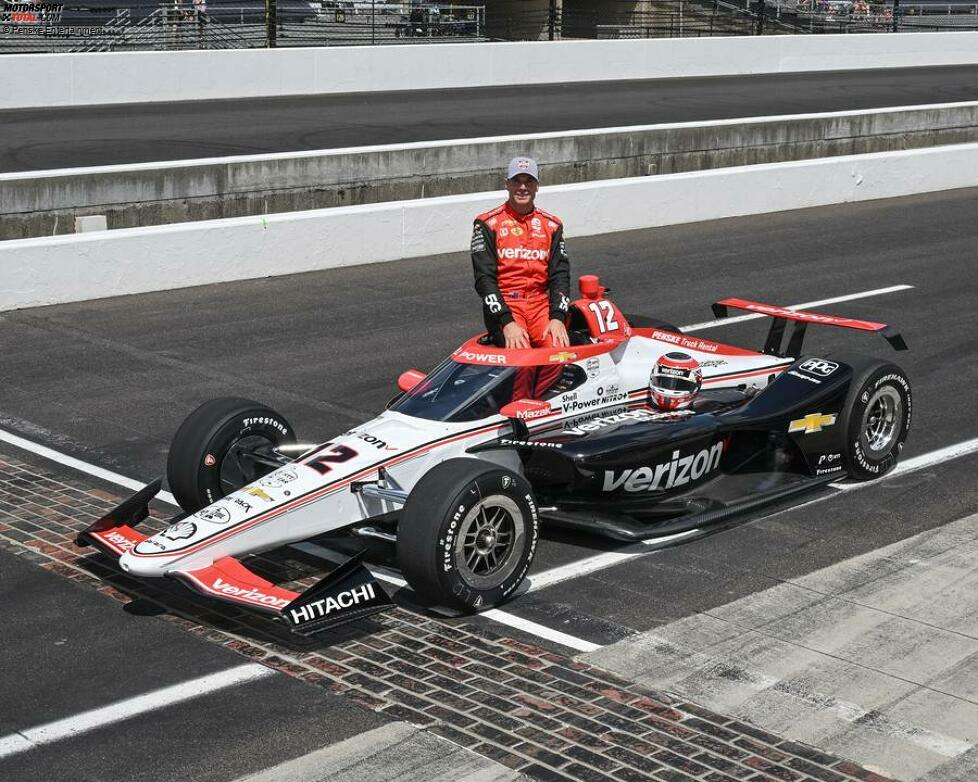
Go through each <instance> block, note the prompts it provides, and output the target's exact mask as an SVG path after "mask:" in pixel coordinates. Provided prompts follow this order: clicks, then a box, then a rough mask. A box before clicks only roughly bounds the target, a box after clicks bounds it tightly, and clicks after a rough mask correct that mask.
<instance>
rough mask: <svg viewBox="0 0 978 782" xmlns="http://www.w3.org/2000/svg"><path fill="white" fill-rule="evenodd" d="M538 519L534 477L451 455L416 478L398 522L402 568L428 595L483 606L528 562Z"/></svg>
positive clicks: (510, 585) (445, 602) (513, 582)
mask: <svg viewBox="0 0 978 782" xmlns="http://www.w3.org/2000/svg"><path fill="white" fill-rule="evenodd" d="M539 535H540V521H539V516H538V512H537V506H536V501H535V500H534V498H533V490H532V488H531V487H530V484H529V483H528V482H527V480H526V479H525V478H523V477H522V476H521V475H518V474H517V473H515V472H512V471H511V470H507V469H505V468H503V467H500V466H498V465H494V464H491V463H488V462H484V461H481V460H479V459H464V458H463V459H449V460H447V461H444V462H442V463H441V464H438V465H436V466H435V467H434V468H433V469H431V470H430V471H429V472H428V473H427V474H425V475H424V477H422V478H421V480H419V481H418V483H417V484H416V485H415V487H414V489H413V490H412V491H411V494H410V495H409V496H408V500H407V502H406V503H405V505H404V510H403V512H402V513H401V518H400V521H399V522H398V528H397V556H398V560H399V561H400V566H401V571H402V572H403V573H404V576H405V578H407V581H408V583H409V584H410V585H411V587H412V588H413V589H414V591H415V593H417V595H418V596H419V597H420V598H421V599H422V600H424V601H426V602H429V603H432V604H436V605H442V606H449V607H452V608H458V609H462V610H466V611H478V610H480V609H483V608H490V607H492V606H495V605H498V604H499V603H502V602H503V601H504V600H506V598H508V597H510V596H511V595H512V594H513V593H514V592H515V591H516V588H517V587H518V586H519V585H520V583H521V582H522V581H523V579H524V578H525V576H526V573H527V571H528V570H529V568H530V563H531V562H532V561H533V555H534V553H535V552H536V547H537V541H538V540H539Z"/></svg>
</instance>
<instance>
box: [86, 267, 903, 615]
mask: <svg viewBox="0 0 978 782" xmlns="http://www.w3.org/2000/svg"><path fill="white" fill-rule="evenodd" d="M579 284H580V288H581V297H580V298H579V299H578V300H577V301H575V302H574V303H573V305H572V307H571V314H570V317H569V322H568V325H569V334H570V336H571V345H570V347H568V348H564V349H555V348H531V349H527V350H510V349H506V348H505V347H500V346H498V345H497V344H494V337H493V336H492V335H482V336H481V337H476V338H473V339H470V340H469V341H467V342H466V343H465V344H463V345H462V346H461V347H459V348H458V349H457V350H455V351H454V352H453V353H452V354H451V355H450V356H449V357H448V358H446V359H445V360H444V361H443V362H441V363H440V364H439V365H438V366H436V367H435V368H434V369H433V370H431V371H430V372H428V373H423V372H420V371H417V370H408V371H406V372H404V373H403V374H402V375H401V376H400V378H399V379H398V386H399V389H400V392H401V393H400V394H399V395H398V396H396V397H395V398H394V399H392V400H391V402H390V403H389V404H388V406H387V409H386V410H385V411H384V412H382V413H381V414H380V415H378V416H377V417H376V418H374V419H372V420H370V421H368V422H366V423H364V424H363V425H361V426H357V427H356V428H354V429H351V430H350V431H348V432H345V433H344V434H342V435H340V436H338V437H334V438H332V439H330V440H329V441H328V442H325V443H322V444H319V445H300V444H298V442H297V438H296V435H295V431H294V429H293V427H292V425H291V424H290V423H289V421H288V420H287V419H286V418H285V417H284V416H283V415H281V414H280V413H278V412H277V411H275V410H273V409H271V408H269V407H267V406H265V405H262V404H259V403H257V402H252V401H249V400H246V399H237V398H221V399H215V400H212V401H210V402H207V403H205V404H204V405H202V406H201V407H200V408H198V409H197V410H195V411H194V412H193V413H191V415H190V416H189V417H188V418H187V419H186V421H185V422H184V423H183V424H182V426H181V427H180V428H179V430H178V431H177V433H176V435H175V437H174V439H173V442H172V446H171V449H170V453H169V458H168V464H167V477H168V481H169V485H170V489H171V491H172V492H173V495H174V496H175V497H176V499H177V501H178V502H179V504H180V506H181V507H182V509H183V510H184V514H182V515H181V516H179V517H177V518H176V519H174V520H173V522H172V523H171V524H170V526H169V527H167V528H166V529H165V530H163V531H162V532H159V533H157V534H154V535H144V534H142V533H140V532H139V531H137V530H136V529H135V526H136V524H137V523H138V522H139V521H141V520H142V519H143V518H145V517H146V514H147V503H148V502H149V500H150V499H151V498H152V497H153V496H154V495H155V494H156V493H157V492H158V491H159V488H160V481H159V480H157V481H155V482H154V483H153V484H150V485H149V486H147V487H146V488H145V489H143V490H142V491H141V492H139V493H137V494H136V495H134V496H133V497H131V498H130V499H129V500H127V501H126V502H125V503H123V504H122V505H120V506H119V507H118V508H116V509H115V510H114V511H112V512H111V513H110V514H108V515H107V516H106V517H105V518H103V519H100V520H99V521H97V522H96V523H95V524H93V525H92V526H91V527H89V528H88V529H87V530H85V531H84V532H83V533H82V534H81V535H80V536H79V542H81V543H92V544H95V545H96V546H98V547H99V548H101V549H102V550H104V551H107V552H109V553H111V554H113V555H115V556H117V557H118V563H119V566H120V567H121V568H122V569H123V570H124V571H126V572H128V573H130V574H133V575H136V576H141V577H147V578H151V577H171V578H176V579H179V580H181V581H182V582H184V583H185V584H187V585H188V586H190V587H191V588H193V589H195V590H197V591H199V592H201V593H203V594H204V595H208V596H210V597H213V598H217V599H220V600H225V601H231V602H235V603H238V604H243V605H247V606H250V607H253V608H256V609H261V610H266V611H270V612H272V613H274V614H276V615H277V616H281V617H282V618H284V619H285V621H286V622H287V623H288V624H289V625H290V626H291V627H292V629H294V630H296V631H299V632H312V631H318V630H319V629H322V628H324V627H328V626H332V625H333V624H335V623H336V622H338V621H341V620H346V619H349V618H356V617H358V616H364V615H366V614H368V613H371V612H372V611H376V610H383V609H384V608H386V607H388V606H389V605H390V604H391V603H390V600H389V597H388V596H387V595H386V593H385V592H384V590H383V587H382V586H381V585H380V584H379V583H377V582H376V581H374V580H373V578H372V576H371V575H370V573H369V572H368V571H367V570H366V569H364V568H363V567H362V566H361V565H359V564H358V563H357V562H356V561H351V562H350V563H349V564H348V565H345V566H344V567H341V568H340V569H338V570H337V571H336V572H334V573H333V574H330V575H329V576H327V577H326V579H324V580H323V582H322V583H321V584H319V585H317V586H316V587H313V588H312V589H311V590H309V591H307V592H306V593H303V594H298V593H296V592H293V591H290V590H287V589H284V588H282V587H279V586H276V585H274V584H272V583H270V582H268V581H266V580H265V579H263V578H261V577H259V576H258V575H257V574H255V573H253V572H251V571H250V570H248V569H247V568H246V567H245V566H244V565H243V564H242V563H241V561H240V559H241V558H242V557H245V556H247V555H250V554H255V553H258V552H262V551H266V550H269V549H273V548H276V547H279V546H283V545H285V544H289V543H295V542H298V541H305V540H308V539H310V538H313V537H316V536H320V535H323V534H324V533H335V532H338V531H340V530H345V531H346V532H348V533H350V534H351V535H354V536H360V537H362V538H370V539H372V540H382V541H386V542H387V543H390V544H392V545H394V546H395V547H396V555H397V561H398V562H399V566H400V569H401V571H402V572H403V574H404V577H405V578H406V580H407V582H408V584H409V585H410V586H411V587H412V589H413V590H414V592H415V593H416V594H417V595H418V596H419V597H420V598H421V599H422V600H423V601H427V602H429V603H433V604H436V605H441V606H449V607H453V608H456V609H461V610H464V611H475V610H479V609H483V608H487V607H490V606H495V605H498V604H500V603H502V602H503V601H505V600H506V599H507V598H509V597H511V596H512V595H513V594H514V593H515V592H516V591H517V588H518V587H519V586H520V584H521V582H523V580H524V578H525V577H526V574H527V571H528V569H529V567H530V564H531V562H532V561H533V556H534V552H535V549H536V547H537V543H538V539H539V530H540V524H541V521H543V522H546V523H548V524H554V525H561V526H564V527H569V528H572V529H574V530H580V531H583V532H586V533H594V534H599V535H604V536H608V537H611V538H613V539H616V540H620V541H635V540H646V539H651V538H656V537H661V536H666V535H673V534H676V533H678V532H681V531H686V530H692V529H703V528H707V527H709V526H710V525H713V524H717V523H719V522H721V521H723V520H725V519H729V518H730V517H731V516H732V515H734V514H740V513H744V512H745V511H748V510H750V509H753V508H756V507H758V506H760V505H761V504H764V503H770V502H773V501H776V500H783V499H785V498H788V497H791V496H793V495H795V494H798V493H800V492H803V491H807V490H811V489H812V488H815V487H818V486H821V485H822V484H825V483H827V482H830V481H835V480H840V479H843V478H845V477H848V478H851V479H855V480H867V479H872V478H877V477H879V476H881V475H883V474H885V473H886V472H888V471H889V470H891V469H893V467H894V466H895V465H896V463H897V460H898V459H899V457H900V453H901V450H902V449H903V445H904V442H905V441H906V438H907V434H908V431H909V428H910V422H911V414H912V394H911V388H910V382H909V380H908V379H907V376H906V374H905V373H904V372H903V370H901V369H900V368H899V367H898V366H896V365H895V364H893V363H890V362H885V361H880V360H878V359H875V358H870V357H867V356H864V355H860V354H856V353H839V354H832V355H803V354H802V351H801V348H802V343H803V340H804V336H805V333H806V329H807V327H808V326H809V325H813V324H817V325H824V326H833V327H841V328H845V329H850V330H856V331H864V332H878V333H880V334H881V335H882V336H883V337H885V338H886V339H887V340H888V341H889V342H890V344H891V345H892V346H893V347H894V348H895V349H897V350H905V349H906V344H905V342H904V341H903V339H902V337H901V336H900V335H899V334H898V333H897V332H896V331H895V330H894V329H892V328H891V327H889V326H887V325H886V324H882V323H872V322H868V321H861V320H853V319H850V318H843V317H835V316H830V315H822V314H816V313H811V312H803V311H799V310H795V309H789V308H783V307H777V306H771V305H766V304H760V303H757V302H752V301H747V300H743V299H725V300H723V301H720V302H717V303H716V304H714V305H713V309H714V313H715V314H716V316H717V317H718V318H723V317H726V316H727V314H728V311H729V310H730V309H739V310H744V311H747V312H749V313H753V314H754V315H755V316H756V315H762V316H770V317H771V318H772V319H773V320H772V322H771V327H770V330H769V333H768V337H767V340H766V343H765V345H764V347H763V349H762V350H761V351H753V350H747V349H744V348H739V347H734V346H731V345H726V344H723V343H720V342H715V341H712V340H707V339H702V338H700V337H696V336H691V335H688V334H683V333H682V332H681V331H680V329H679V328H677V327H675V326H673V325H671V324H668V323H664V322H662V321H657V320H654V319H649V318H644V319H643V318H637V317H630V316H626V315H625V314H624V313H623V312H622V311H621V310H620V309H619V308H618V306H617V305H616V304H615V303H614V302H613V301H612V300H611V299H610V298H609V296H608V291H607V289H606V288H604V287H603V286H602V285H601V284H600V281H599V280H598V278H597V277H594V276H590V275H587V276H584V277H582V278H581V279H580V283H579ZM789 323H791V324H793V326H792V331H791V334H790V336H789V337H788V339H787V341H786V340H785V334H786V329H787V326H788V324H789ZM785 342H786V344H783V343H785ZM677 351H681V353H682V354H684V355H686V356H687V357H690V358H691V359H695V363H697V364H698V366H699V370H698V371H699V372H701V375H702V376H701V387H702V390H700V391H699V393H698V395H697V396H696V398H695V400H694V401H693V402H692V404H690V405H689V407H687V408H684V409H679V410H663V409H660V408H658V407H656V406H654V405H651V404H650V399H649V376H650V368H651V367H653V366H654V365H656V364H657V362H658V361H659V360H660V359H661V358H662V357H663V356H666V355H676V354H677Z"/></svg>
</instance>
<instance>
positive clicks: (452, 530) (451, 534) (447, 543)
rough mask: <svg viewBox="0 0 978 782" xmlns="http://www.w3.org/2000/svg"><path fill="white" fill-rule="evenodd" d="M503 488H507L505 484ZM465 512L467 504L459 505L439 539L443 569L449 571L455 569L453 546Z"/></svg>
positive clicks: (506, 476) (505, 476)
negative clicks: (443, 534)
mask: <svg viewBox="0 0 978 782" xmlns="http://www.w3.org/2000/svg"><path fill="white" fill-rule="evenodd" d="M503 478H509V480H512V478H510V477H509V476H508V475H504V476H503ZM503 488H506V487H505V486H504V487H503ZM464 514H465V505H459V506H458V508H457V509H456V510H455V515H453V516H452V520H451V521H450V522H449V524H448V529H447V530H446V531H445V537H444V538H442V539H441V540H439V541H438V544H439V545H440V546H441V547H442V570H443V571H445V572H446V573H448V572H449V571H450V570H452V569H453V567H454V565H452V546H453V545H454V544H455V535H456V534H457V533H458V524H459V521H460V520H461V519H462V516H463V515H464Z"/></svg>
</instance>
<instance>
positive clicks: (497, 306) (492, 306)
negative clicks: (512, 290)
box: [483, 293, 503, 315]
mask: <svg viewBox="0 0 978 782" xmlns="http://www.w3.org/2000/svg"><path fill="white" fill-rule="evenodd" d="M483 301H484V302H485V303H486V307H488V308H489V312H491V313H492V314H493V315H498V314H499V313H500V312H502V311H503V304H502V302H501V301H500V300H499V297H498V296H497V295H496V294H495V293H490V294H489V295H488V296H486V297H485V298H484V299H483Z"/></svg>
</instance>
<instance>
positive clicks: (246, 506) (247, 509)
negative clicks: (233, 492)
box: [228, 496, 251, 513]
mask: <svg viewBox="0 0 978 782" xmlns="http://www.w3.org/2000/svg"><path fill="white" fill-rule="evenodd" d="M228 500H229V501H230V502H233V503H234V504H235V505H237V506H238V507H239V508H241V509H242V510H243V511H244V512H245V513H251V503H250V502H245V501H244V500H243V499H241V498H240V497H234V496H231V497H228Z"/></svg>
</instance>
